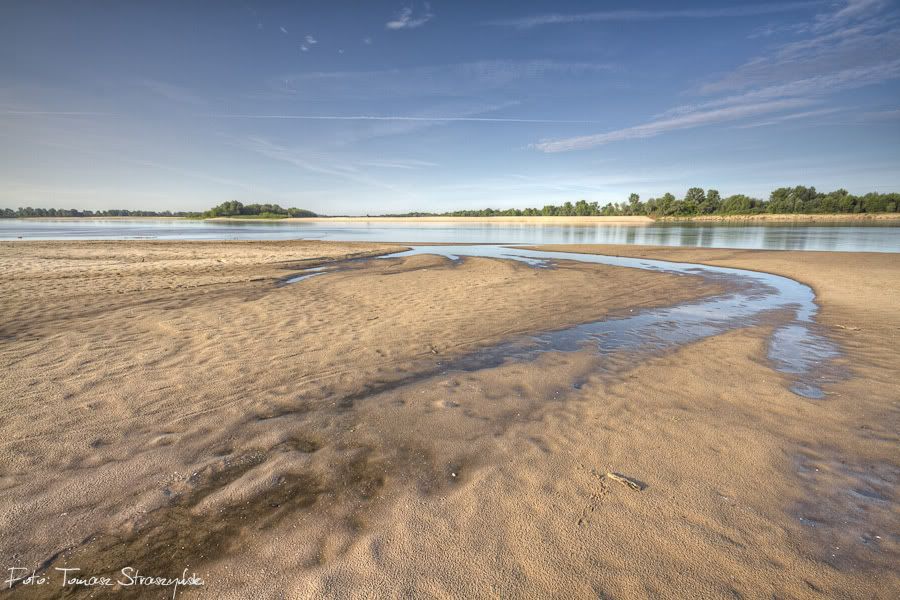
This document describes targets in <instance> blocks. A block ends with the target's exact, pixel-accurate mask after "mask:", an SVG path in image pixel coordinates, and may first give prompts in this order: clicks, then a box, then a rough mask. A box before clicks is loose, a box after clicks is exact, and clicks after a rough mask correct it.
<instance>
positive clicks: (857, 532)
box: [0, 242, 900, 598]
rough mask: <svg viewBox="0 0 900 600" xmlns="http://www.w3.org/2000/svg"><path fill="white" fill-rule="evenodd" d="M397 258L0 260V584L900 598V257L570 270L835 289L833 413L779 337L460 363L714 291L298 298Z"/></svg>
mask: <svg viewBox="0 0 900 600" xmlns="http://www.w3.org/2000/svg"><path fill="white" fill-rule="evenodd" d="M389 248H390V246H387V245H375V244H338V243H322V242H277V243H262V242H230V243H226V242H193V243H190V242H189V243H185V242H171V243H169V242H162V243H153V242H91V243H86V242H40V243H38V242H35V243H31V242H27V243H8V244H0V269H2V272H3V273H4V278H3V280H2V282H0V293H2V297H3V298H4V303H3V313H2V317H0V336H2V346H0V366H2V368H3V372H4V377H3V380H2V383H0V402H2V404H0V411H2V412H0V414H2V415H3V419H2V421H0V440H2V441H0V443H2V444H3V451H2V453H0V489H2V500H0V531H2V532H4V535H3V536H2V537H0V556H2V557H3V558H4V560H5V561H6V563H8V564H6V565H3V564H0V568H8V567H9V566H17V565H21V566H26V567H37V566H39V565H41V563H42V561H49V562H48V563H46V564H45V565H44V568H52V567H53V566H59V565H64V564H69V565H72V566H79V567H81V568H83V569H84V571H85V572H89V573H96V574H99V573H101V572H107V571H109V570H112V569H116V568H120V567H121V566H125V565H128V564H130V565H133V566H135V567H139V568H141V570H142V571H143V572H147V573H153V574H159V575H173V574H180V573H181V569H182V568H185V567H186V568H189V569H190V570H191V571H197V572H198V573H201V574H202V575H203V576H204V578H205V580H206V584H205V585H204V586H203V587H202V588H199V589H187V590H185V591H180V592H179V597H208V598H245V597H259V598H281V597H285V596H286V597H310V598H318V597H383V596H417V597H422V596H424V597H484V596H488V597H510V596H511V597H547V596H555V597H598V596H600V597H616V598H626V597H627V598H631V597H716V598H718V597H846V598H851V597H852V598H857V597H859V598H873V597H878V598H893V597H896V596H897V595H898V593H900V580H898V575H897V570H896V567H897V564H898V557H900V549H898V547H900V539H898V536H900V531H898V526H897V524H898V510H897V508H896V507H897V497H896V494H897V492H896V484H897V479H898V471H900V459H898V456H897V441H898V440H897V431H898V419H897V411H898V408H900V407H898V399H900V386H898V382H897V367H896V365H897V364H898V358H900V357H898V354H900V352H898V346H900V345H898V344H897V343H896V342H897V334H898V332H900V315H898V314H897V311H896V309H895V300H894V295H895V292H896V290H897V289H898V287H900V286H898V279H900V269H898V264H897V259H896V257H895V256H893V255H879V254H839V253H794V252H753V251H731V250H692V249H672V248H666V249H661V248H653V249H645V248H639V247H633V246H629V247H624V246H620V247H598V246H592V247H578V248H575V247H572V246H566V247H565V249H567V250H578V251H594V252H603V253H619V254H628V255H645V256H652V257H654V258H663V259H667V258H668V259H672V260H686V261H692V262H704V263H709V264H722V265H727V266H736V267H740V268H751V269H757V270H765V271H770V272H776V273H779V274H783V275H787V276H791V277H796V278H798V279H801V280H802V281H805V282H807V283H809V284H811V285H813V286H814V287H815V289H816V290H817V292H818V294H819V299H820V303H821V306H822V314H821V321H822V322H823V323H824V324H825V325H826V326H828V328H829V333H830V334H831V335H832V336H834V337H835V339H837V340H838V341H840V343H841V344H842V346H843V348H844V349H845V351H846V355H845V357H844V358H843V359H841V361H840V365H838V366H839V367H842V368H843V369H844V370H846V372H847V377H846V378H844V379H842V380H840V381H837V382H835V383H833V384H830V385H828V386H826V391H827V392H828V396H827V398H826V399H825V400H823V401H810V400H805V399H803V398H800V397H798V396H795V395H793V394H791V393H790V392H789V391H787V387H786V385H785V377H784V376H782V375H780V374H778V373H776V372H775V371H773V370H772V369H771V367H770V365H769V364H768V363H767V360H766V358H765V341H766V335H767V334H768V332H769V328H768V327H767V326H765V325H763V326H758V327H750V328H746V329H741V330H736V331H733V332H731V333H728V334H725V335H720V336H717V337H714V338H709V339H707V340H705V341H702V342H699V343H695V344H692V345H689V346H685V347H683V348H682V349H680V350H678V351H677V352H673V353H671V354H667V355H663V356H658V357H654V358H649V359H646V360H636V359H635V358H634V357H608V358H605V359H601V358H599V357H597V356H596V354H595V353H594V352H591V351H587V350H585V351H581V352H573V353H552V354H545V355H543V356H542V357H541V358H540V359H538V360H537V361H536V362H534V363H529V364H521V363H514V362H513V363H506V364H504V365H501V366H498V367H495V368H490V369H483V370H479V371H473V372H447V373H445V372H443V371H442V369H441V364H445V363H446V362H447V361H450V360H452V359H453V358H454V357H456V356H460V355H464V354H465V353H467V352H471V351H472V350H473V349H475V348H479V347H484V346H490V345H492V344H495V343H497V342H498V341H501V340H505V339H508V338H509V337H510V336H514V335H516V334H520V333H528V332H534V331H542V330H546V329H552V328H559V327H564V326H566V325H571V324H575V323H580V322H583V321H586V320H589V319H597V318H603V317H604V316H607V315H610V314H618V313H624V312H627V311H628V310H633V309H634V308H635V307H642V306H659V305H661V306H665V305H670V304H672V303H677V302H679V301H682V300H687V299H690V298H695V297H698V296H704V295H709V294H713V293H719V292H721V291H722V290H721V289H719V288H716V287H714V286H712V285H710V284H708V283H705V282H703V280H700V279H698V278H694V277H675V276H671V275H666V274H660V273H652V272H645V271H635V270H628V269H621V268H614V267H604V266H597V265H583V264H572V263H562V264H561V265H560V267H559V268H557V269H554V270H535V269H531V268H529V267H527V266H523V265H521V264H511V263H508V262H504V261H494V260H487V259H468V260H465V261H463V262H462V263H459V264H456V263H452V262H450V261H446V260H444V259H440V258H436V257H428V256H419V257H413V258H408V259H391V260H385V261H382V260H373V261H360V262H355V263H351V264H350V267H351V268H350V269H349V270H347V271H343V272H340V273H334V274H329V275H326V276H322V277H315V278H312V279H309V280H307V281H304V282H301V283H299V284H294V285H288V286H283V287H278V286H276V285H275V283H276V282H277V281H278V280H279V279H280V278H283V277H284V276H285V275H286V274H288V273H290V272H292V271H293V270H296V269H299V268H302V267H303V266H307V265H314V264H319V263H325V262H327V261H330V260H333V259H336V258H338V257H340V256H342V255H348V254H356V255H363V254H370V253H377V252H385V251H387V250H388V249H389ZM219 261H222V262H219ZM573 384H574V385H573ZM607 472H616V473H620V474H623V475H625V476H627V477H629V478H631V479H634V480H635V481H637V482H639V483H640V485H641V486H642V487H643V489H642V490H641V491H635V490H632V489H630V488H629V487H627V486H625V485H622V484H621V483H620V482H618V481H615V480H613V479H610V478H609V477H606V476H605V474H606V473H607ZM7 532H12V534H7ZM58 552H62V554H61V555H59V556H56V553H58ZM50 591H51V590H50V589H49V588H42V589H34V588H32V589H29V588H23V587H17V588H15V589H14V590H12V592H10V596H11V597H18V596H21V597H32V596H49V595H52V594H51V593H50ZM57 591H58V590H56V589H53V590H52V592H54V593H55V592H57ZM82 591H83V590H82ZM112 597H115V596H114V595H113V596H112Z"/></svg>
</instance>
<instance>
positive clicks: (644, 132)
mask: <svg viewBox="0 0 900 600" xmlns="http://www.w3.org/2000/svg"><path fill="white" fill-rule="evenodd" d="M809 104H810V101H809V100H804V99H800V98H795V99H788V100H776V101H773V102H763V103H758V104H745V105H741V106H731V107H728V108H719V109H715V110H709V111H700V112H694V113H690V114H687V115H682V116H679V117H674V118H670V119H660V120H657V121H651V122H649V123H644V124H642V125H636V126H634V127H626V128H625V129H618V130H615V131H610V132H607V133H600V134H596V135H584V136H578V137H570V138H564V139H559V140H547V141H542V142H538V143H537V144H533V145H532V147H533V148H535V149H536V150H540V151H541V152H570V151H572V150H586V149H588V148H594V147H596V146H602V145H603V144H609V143H612V142H621V141H624V140H633V139H643V138H650V137H655V136H658V135H661V134H663V133H667V132H669V131H676V130H681V129H692V128H695V127H701V126H704V125H712V124H715V123H724V122H729V121H738V120H740V119H745V118H747V117H755V116H758V115H762V114H768V113H774V112H779V111H783V110H789V109H793V108H799V107H802V106H807V105H809Z"/></svg>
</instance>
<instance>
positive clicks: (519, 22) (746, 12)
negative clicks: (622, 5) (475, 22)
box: [485, 1, 823, 29]
mask: <svg viewBox="0 0 900 600" xmlns="http://www.w3.org/2000/svg"><path fill="white" fill-rule="evenodd" d="M822 4H823V3H822V2H821V1H809V2H779V3H772V4H757V5H753V6H729V7H723V8H680V9H663V10H606V11H597V12H589V13H576V14H544V15H535V16H531V17H521V18H515V19H499V20H495V21H488V22H486V23H485V25H497V26H503V27H516V28H518V29H531V28H533V27H540V26H543V25H564V24H569V23H600V22H605V21H659V20H664V19H720V18H727V17H751V16H757V15H769V14H776V13H785V12H796V11H800V10H804V9H808V8H811V7H815V6H821V5H822Z"/></svg>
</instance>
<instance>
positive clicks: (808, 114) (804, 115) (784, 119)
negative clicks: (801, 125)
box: [735, 108, 846, 129]
mask: <svg viewBox="0 0 900 600" xmlns="http://www.w3.org/2000/svg"><path fill="white" fill-rule="evenodd" d="M843 110H846V109H844V108H820V109H818V110H807V111H803V112H797V113H790V114H787V115H780V116H777V117H773V118H771V119H766V120H765V121H759V122H757V123H745V124H743V125H735V127H736V128H738V129H752V128H755V127H768V126H770V125H780V124H782V123H788V122H791V121H800V120H803V119H811V118H813V117H822V116H825V115H833V114H834V113H838V112H841V111H843Z"/></svg>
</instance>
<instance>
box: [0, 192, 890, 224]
mask: <svg viewBox="0 0 900 600" xmlns="http://www.w3.org/2000/svg"><path fill="white" fill-rule="evenodd" d="M896 212H900V194H897V193H891V194H879V193H877V192H871V193H869V194H866V195H864V196H854V195H853V194H851V193H849V192H848V191H847V190H836V191H834V192H828V193H827V194H826V193H823V192H818V191H816V188H814V187H804V186H802V185H798V186H797V187H792V188H787V187H783V188H778V189H777V190H775V191H773V192H772V193H771V194H769V199H768V200H761V199H759V198H751V197H750V196H745V195H743V194H735V195H734V196H728V197H727V198H722V197H721V196H720V195H719V192H718V191H717V190H704V189H703V188H699V187H694V188H691V189H689V190H688V191H687V193H686V194H685V195H684V198H680V199H679V198H676V197H675V196H673V195H672V194H668V193H667V194H663V195H662V196H660V197H659V198H650V199H649V200H647V201H646V202H643V201H641V198H640V196H638V195H637V194H631V196H629V198H628V201H627V202H622V203H619V202H615V203H613V202H610V203H608V204H606V205H604V206H600V205H599V203H597V202H588V201H587V200H579V201H578V202H575V203H572V202H566V203H565V204H563V205H561V206H556V205H553V204H548V205H546V206H544V207H543V208H525V209H519V208H508V209H494V208H484V209H481V210H458V211H454V212H445V213H429V212H411V213H403V214H393V215H382V216H390V217H520V216H524V217H529V216H536V217H539V216H552V217H589V216H614V217H621V216H631V215H647V216H650V217H693V216H699V215H755V214H859V213H896ZM315 216H319V215H316V213H314V212H312V211H309V210H305V209H302V208H282V207H281V206H278V205H277V204H241V203H240V202H238V201H237V200H231V201H229V202H223V203H222V204H220V205H218V206H216V207H214V208H211V209H210V210H207V211H206V212H171V211H168V210H167V211H162V212H158V211H150V210H127V209H117V210H98V211H92V210H77V209H74V208H31V207H30V206H29V207H26V208H19V209H17V210H13V209H11V208H4V209H0V218H7V219H14V218H17V217H189V218H199V219H207V218H212V217H249V218H258V219H283V218H287V217H315Z"/></svg>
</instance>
